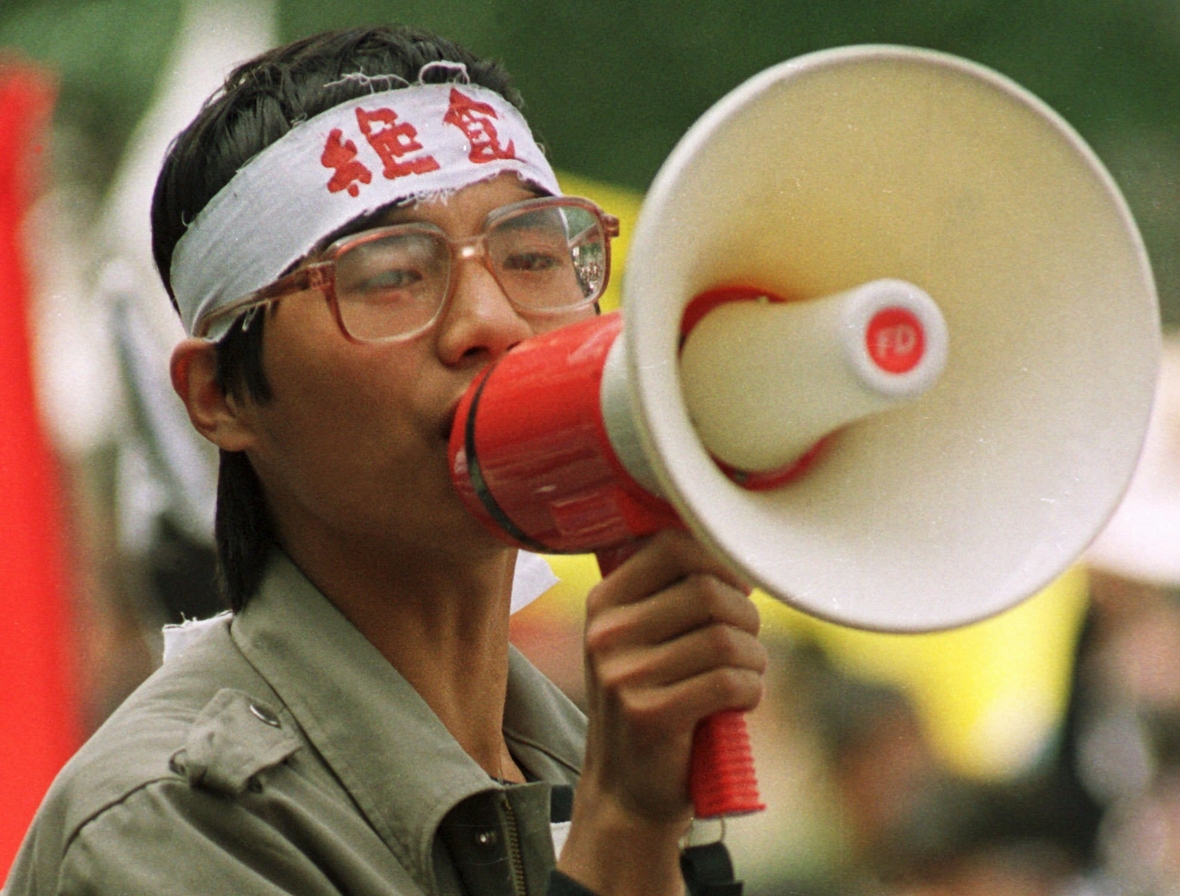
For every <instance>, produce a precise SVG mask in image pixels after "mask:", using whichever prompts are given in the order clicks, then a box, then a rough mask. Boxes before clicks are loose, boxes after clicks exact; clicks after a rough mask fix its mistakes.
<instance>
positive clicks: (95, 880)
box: [4, 555, 585, 896]
mask: <svg viewBox="0 0 1180 896" xmlns="http://www.w3.org/2000/svg"><path fill="white" fill-rule="evenodd" d="M504 733H505V737H506V738H507V740H508V744H509V746H510V748H511V749H512V752H513V754H514V756H515V757H516V758H517V760H518V762H519V764H520V765H521V766H522V767H523V768H525V769H526V770H527V772H528V773H529V774H530V775H531V776H533V777H534V778H536V779H537V783H533V784H527V785H522V786H516V787H509V788H503V787H500V786H498V785H496V784H495V783H494V782H493V781H491V780H490V779H489V778H488V776H487V775H486V774H485V773H484V772H483V771H482V770H481V769H480V768H479V767H478V766H477V765H476V764H475V763H474V762H473V761H472V760H471V759H470V757H468V756H467V754H466V753H464V752H463V750H462V749H461V748H460V747H459V745H458V744H457V743H456V742H455V740H454V739H453V738H452V737H451V735H450V734H449V733H448V732H447V730H446V729H445V728H444V727H443V725H442V723H441V722H440V721H439V720H438V718H437V717H436V716H435V715H434V713H433V712H432V711H431V710H430V709H429V707H428V706H427V705H426V703H425V702H423V700H422V699H421V698H420V697H419V696H418V694H417V693H416V692H415V691H414V690H413V688H411V687H410V686H409V684H407V682H406V681H405V680H404V679H403V678H402V677H401V676H400V675H399V674H398V673H397V672H396V671H395V670H394V669H393V667H391V666H390V665H389V664H388V663H387V662H386V661H385V660H384V659H383V658H382V657H381V655H380V654H379V653H378V652H377V650H376V649H375V648H374V647H373V646H372V645H371V644H370V643H369V642H368V641H367V640H366V639H365V638H364V637H363V636H362V635H361V634H360V633H359V632H358V631H357V630H356V629H355V628H353V626H352V625H351V624H350V623H348V622H347V620H345V619H344V617H343V616H341V615H340V613H339V612H338V611H337V610H336V609H335V608H334V607H333V606H332V604H331V603H330V602H329V601H328V600H327V599H326V598H324V596H323V595H321V594H320V593H319V592H318V591H317V590H316V589H315V588H314V587H313V586H312V585H311V584H310V583H309V582H308V581H307V579H306V578H304V577H303V575H302V574H300V572H299V571H298V570H297V569H296V568H295V567H294V565H293V564H291V563H290V561H289V560H287V559H286V558H284V557H282V556H281V555H276V557H275V559H274V561H273V562H272V564H271V567H270V569H269V571H268V573H267V576H266V579H265V581H264V584H263V586H262V588H261V589H260V591H259V593H258V594H257V595H255V597H254V598H253V599H252V601H251V602H250V603H249V604H248V605H247V607H246V609H245V610H243V612H242V613H241V614H239V615H238V616H236V617H234V618H233V619H232V621H231V620H230V619H229V618H228V617H227V618H226V619H225V620H223V621H222V622H220V623H218V624H216V625H214V626H211V627H210V629H209V630H208V631H207V632H205V633H204V634H203V635H202V636H201V637H199V638H198V639H197V640H196V641H195V642H194V643H192V644H191V645H190V646H188V647H187V648H186V649H185V651H184V652H183V654H181V655H180V656H178V657H175V658H173V659H170V660H168V661H167V662H166V663H165V664H164V665H163V667H162V668H161V669H160V670H159V671H158V672H157V673H156V674H155V675H153V676H152V677H151V678H150V679H149V680H148V681H147V682H146V683H145V684H144V685H143V686H142V687H140V688H139V689H138V690H137V691H136V692H135V694H133V695H132V696H131V697H130V698H129V699H128V700H127V701H126V702H125V703H124V705H123V706H122V707H120V708H119V709H118V710H117V711H116V712H115V713H114V714H113V715H112V716H111V718H110V719H109V720H108V721H107V723H106V724H105V725H103V727H102V728H101V729H100V730H99V731H98V732H97V733H96V734H95V735H94V737H92V738H91V739H90V741H89V742H88V743H87V744H86V745H85V746H84V747H83V748H82V750H81V751H80V752H79V753H78V755H77V756H75V757H74V759H73V760H71V762H70V763H69V764H68V765H67V766H66V768H65V769H64V770H63V772H62V773H61V775H60V776H59V777H58V780H57V781H56V782H55V783H54V785H53V787H52V788H51V789H50V791H49V794H48V796H47V797H46V799H45V802H44V804H43V805H42V807H41V809H40V811H39V812H38V815H37V818H36V820H35V822H34V824H33V827H32V828H31V830H30V831H29V834H28V836H27V837H26V840H25V843H24V845H23V846H22V848H21V851H20V854H19V855H18V857H17V860H16V862H15V864H14V866H13V869H12V871H11V874H10V877H9V880H8V883H7V884H6V887H5V890H4V894H5V896H26V894H29V896H33V894H36V896H41V894H59V893H60V894H89V893H94V894H97V893H104V894H145V896H147V894H151V896H168V894H178V896H179V894H197V893H201V894H206V893H235V894H247V893H249V894H254V893H258V894H265V893H275V894H277V893H291V894H295V893H298V894H308V896H312V894H340V893H348V894H373V896H377V894H382V896H392V894H397V896H418V894H430V896H435V894H439V896H444V894H445V896H460V894H461V896H501V894H506V896H520V894H525V893H528V894H541V893H544V892H545V888H546V881H547V879H548V875H549V869H550V868H551V867H552V866H553V863H554V854H553V853H554V851H553V843H552V839H551V831H550V824H549V822H550V794H551V789H552V786H553V785H569V784H573V783H574V782H575V781H576V778H577V773H578V768H579V764H580V762H581V757H582V748H583V742H584V735H585V720H584V718H583V717H582V715H581V713H580V712H579V711H578V710H577V708H576V707H574V705H573V704H572V703H570V701H569V700H567V699H566V698H565V697H564V696H563V695H562V694H561V693H560V692H559V691H558V690H557V688H556V687H555V686H554V685H552V684H551V683H550V682H549V681H548V680H546V679H545V678H544V677H543V676H542V675H541V674H540V673H539V672H538V671H537V670H536V669H534V668H533V667H532V666H531V665H530V664H529V663H528V662H527V660H525V659H524V657H522V656H521V655H520V654H519V653H517V652H515V651H513V653H512V656H511V659H510V669H509V684H508V700H507V704H506V710H505V720H504Z"/></svg>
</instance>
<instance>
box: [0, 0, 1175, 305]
mask: <svg viewBox="0 0 1180 896" xmlns="http://www.w3.org/2000/svg"><path fill="white" fill-rule="evenodd" d="M182 6H183V2H182V0H0V47H8V48H10V49H11V48H16V49H18V50H20V51H23V52H24V53H25V54H26V55H28V56H31V57H33V58H35V59H39V60H43V61H46V62H48V63H50V64H51V65H52V66H54V67H55V68H56V69H57V71H58V72H59V73H60V77H61V90H62V92H61V98H60V102H59V107H58V133H57V134H56V142H55V145H56V147H57V149H56V154H57V159H58V164H59V166H61V165H68V166H70V168H71V172H72V176H73V177H75V178H76V177H78V176H79V172H81V173H82V176H84V177H85V178H87V179H89V180H90V181H91V182H92V183H93V184H94V185H95V186H96V187H97V188H98V189H99V190H101V189H102V187H103V186H104V185H105V183H106V182H107V180H108V179H109V178H110V176H111V174H112V172H113V171H114V170H115V167H116V164H117V162H118V160H119V158H120V156H121V153H122V151H123V148H124V145H125V142H126V140H127V138H128V135H129V134H130V132H131V129H132V127H133V125H134V124H135V122H136V121H137V120H138V118H139V116H140V115H141V114H142V113H143V111H144V110H145V109H146V108H147V104H148V102H149V99H150V97H151V94H152V90H153V87H154V86H155V84H156V83H157V78H158V77H159V75H160V70H161V67H162V66H163V64H164V60H165V59H166V55H167V53H168V50H169V49H170V44H171V40H172V38H173V37H174V35H175V34H176V32H177V29H178V26H179V23H180V20H181V14H182ZM277 17H278V28H279V36H280V38H282V39H286V38H291V37H296V36H300V35H303V34H305V33H309V32H311V31H314V30H319V29H322V28H328V27H335V26H342V25H348V24H358V23H367V22H373V21H381V20H384V21H403V22H408V23H412V24H417V25H423V26H426V27H430V28H434V29H436V30H438V31H441V32H442V33H444V34H446V35H447V36H450V37H452V38H454V39H457V40H459V41H460V42H462V43H465V44H467V45H469V46H470V47H471V48H472V49H473V50H475V51H476V52H478V53H481V54H485V55H492V56H495V57H497V58H499V59H501V60H502V61H504V62H505V63H506V64H507V66H508V68H509V70H510V71H511V72H512V73H513V74H514V76H515V78H516V82H517V85H518V86H519V88H520V89H521V92H522V93H523V94H524V97H525V101H526V104H527V114H528V117H529V120H530V122H531V123H532V125H533V127H534V129H535V130H536V131H537V132H538V134H539V136H540V137H541V139H542V140H544V141H545V142H546V143H547V144H548V146H549V150H550V153H551V157H552V158H553V160H554V162H555V165H556V167H558V168H559V169H562V170H565V171H568V172H572V173H575V174H580V175H584V176H588V177H592V178H595V179H598V180H602V181H606V182H608V183H612V184H616V185H619V186H623V187H628V188H631V189H635V190H640V191H641V190H643V189H644V188H645V187H646V186H647V184H648V183H649V182H650V180H651V178H652V177H653V175H654V174H655V172H656V170H657V168H658V167H659V165H660V163H661V162H662V160H663V159H664V158H665V157H666V156H667V154H668V153H669V151H670V150H671V149H672V147H673V145H674V144H675V142H676V140H677V139H678V138H679V137H680V135H681V134H683V133H684V131H685V130H686V129H687V128H688V127H689V125H691V124H692V122H693V121H694V120H695V119H696V118H697V117H698V116H699V115H700V114H701V113H702V112H703V111H704V110H705V109H706V108H707V107H708V106H709V105H710V104H711V103H713V102H714V101H715V100H717V99H718V98H719V97H721V96H722V95H723V94H724V93H726V92H727V91H729V90H730V89H732V88H733V87H734V86H736V85H737V84H738V83H740V82H741V81H743V80H744V79H745V78H747V77H749V76H750V75H752V74H754V73H755V72H757V71H759V70H761V69H763V68H765V67H767V66H769V65H773V64H774V63H777V62H780V61H782V60H784V59H788V58H790V57H792V56H796V55H799V54H801V53H805V52H808V51H811V50H816V49H820V48H824V47H831V46H837V45H843V44H851V43H866V42H878V43H902V44H909V45H915V46H925V47H930V48H934V49H939V50H944V51H948V52H952V53H956V54H958V55H961V56H965V57H967V58H969V59H973V60H975V61H978V62H982V63H984V64H986V65H989V66H992V67H993V68H995V69H997V70H999V71H1000V72H1002V73H1004V74H1006V75H1008V76H1009V77H1011V78H1013V79H1015V80H1016V81H1017V82H1019V83H1020V84H1022V85H1024V86H1025V87H1027V88H1028V89H1030V90H1031V91H1033V92H1034V93H1036V94H1037V95H1039V96H1040V97H1041V98H1042V99H1044V100H1045V101H1046V102H1048V103H1049V105H1051V106H1053V107H1054V108H1055V109H1056V110H1057V111H1058V112H1060V113H1061V114H1062V115H1063V116H1064V117H1065V118H1066V119H1067V120H1068V121H1069V122H1070V123H1071V124H1072V125H1073V126H1074V127H1075V128H1076V129H1077V130H1078V131H1079V132H1080V133H1081V134H1082V136H1083V137H1085V138H1086V139H1087V140H1088V141H1089V142H1090V143H1091V145H1092V146H1093V147H1094V148H1095V150H1096V151H1097V152H1098V154H1099V155H1100V156H1101V158H1102V159H1103V160H1104V161H1105V163H1106V164H1107V166H1108V167H1109V168H1110V170H1111V172H1112V173H1113V174H1114V176H1115V178H1116V180H1117V181H1118V182H1119V184H1120V185H1121V187H1122V188H1123V190H1124V192H1125V194H1126V196H1127V199H1128V201H1129V202H1130V204H1131V206H1132V209H1133V211H1134V212H1135V214H1136V217H1137V219H1138V221H1139V223H1140V226H1141V228H1142V230H1143V232H1144V235H1145V238H1146V240H1147V243H1148V248H1149V250H1150V253H1151V256H1152V260H1153V264H1154V266H1155V270H1156V276H1157V280H1158V283H1159V287H1160V293H1161V301H1162V305H1163V317H1164V321H1165V323H1166V324H1169V325H1173V326H1174V325H1177V324H1180V251H1178V249H1180V202H1177V199H1178V196H1177V183H1178V181H1180V2H1177V0H1039V2H1038V0H1031V2H1030V0H957V2H939V0H900V2H882V0H826V2H810V3H801V2H788V0H779V2H768V0H596V2H580V3H571V2H566V0H543V2H541V0H403V2H397V0H333V2H331V3H323V2H308V0H278V2H277Z"/></svg>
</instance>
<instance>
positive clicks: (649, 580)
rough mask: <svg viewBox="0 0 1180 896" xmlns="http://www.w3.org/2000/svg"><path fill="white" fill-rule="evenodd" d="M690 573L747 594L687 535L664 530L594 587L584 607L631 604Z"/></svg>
mask: <svg viewBox="0 0 1180 896" xmlns="http://www.w3.org/2000/svg"><path fill="white" fill-rule="evenodd" d="M693 574H704V575H711V576H713V577H715V578H717V579H720V580H721V581H723V582H726V583H728V584H729V585H731V586H732V587H734V588H737V589H738V590H740V591H749V586H748V585H747V584H746V583H745V582H743V581H742V580H741V578H740V577H739V576H738V575H737V574H736V573H734V572H733V571H732V570H730V569H729V568H728V567H727V566H725V564H723V563H721V561H719V560H718V559H717V558H716V557H714V556H713V554H712V553H710V552H709V551H708V550H707V549H706V548H705V547H704V546H703V545H702V544H701V543H700V542H698V541H697V540H696V539H695V538H693V537H692V536H691V535H689V534H688V533H687V532H677V531H672V530H666V531H663V532H660V533H658V534H656V535H654V536H653V537H652V538H651V539H649V540H648V541H647V542H646V543H645V544H644V545H643V547H641V548H640V549H639V550H638V551H636V552H635V554H633V555H632V556H631V557H630V558H628V559H627V560H626V561H625V562H624V563H623V564H622V565H621V566H619V568H618V569H616V570H615V571H614V572H612V573H611V574H610V575H608V576H606V577H605V578H604V579H603V580H602V581H601V582H600V583H599V584H598V585H597V586H595V587H594V588H593V589H592V590H591V592H590V595H589V598H588V607H589V608H590V609H591V610H592V611H593V610H598V609H601V608H605V607H608V606H620V605H622V604H628V603H634V602H635V601H638V600H642V599H644V598H645V597H647V596H648V595H651V594H654V593H655V592H657V591H660V590H662V589H664V588H666V587H668V586H669V585H672V584H674V583H676V582H678V581H679V580H681V579H683V578H685V577H687V576H690V575H693Z"/></svg>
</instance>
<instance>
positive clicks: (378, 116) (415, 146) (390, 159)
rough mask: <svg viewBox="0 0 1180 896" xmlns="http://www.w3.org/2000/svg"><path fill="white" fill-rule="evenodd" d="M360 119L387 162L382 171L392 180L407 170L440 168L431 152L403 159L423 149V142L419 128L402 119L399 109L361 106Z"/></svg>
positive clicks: (409, 171) (362, 130)
mask: <svg viewBox="0 0 1180 896" xmlns="http://www.w3.org/2000/svg"><path fill="white" fill-rule="evenodd" d="M356 120H357V123H359V124H360V126H361V133H362V134H364V135H365V139H366V140H368V141H369V145H370V146H372V147H373V149H374V150H376V152H377V155H379V156H380V157H381V161H382V162H384V163H385V170H384V171H383V172H382V173H383V174H384V175H385V176H386V177H387V178H389V179H390V180H392V179H393V178H395V177H405V176H406V175H407V174H425V173H426V172H427V171H434V170H435V169H437V168H438V162H437V161H436V160H435V158H434V156H431V155H421V156H417V157H416V158H410V159H405V160H403V158H402V157H403V156H406V155H408V154H409V153H414V152H418V151H419V150H420V149H422V144H421V143H419V142H418V131H417V129H416V128H415V127H414V126H413V125H412V124H410V123H408V122H405V121H398V119H397V113H396V112H394V111H393V110H392V109H377V110H375V111H373V112H366V111H365V110H364V109H361V108H359V107H358V108H357V110H356Z"/></svg>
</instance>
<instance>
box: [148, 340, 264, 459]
mask: <svg viewBox="0 0 1180 896" xmlns="http://www.w3.org/2000/svg"><path fill="white" fill-rule="evenodd" d="M216 351H217V350H216V348H215V347H214V345H213V343H212V342H210V341H208V340H207V339H185V340H184V341H183V342H181V343H180V344H179V345H178V346H176V348H175V349H173V351H172V363H171V365H170V367H169V370H170V372H171V374H172V388H173V389H175V390H176V394H177V395H179V396H180V400H181V401H183V402H184V406H185V408H186V409H187V410H188V416H189V420H191V421H192V424H193V426H194V427H195V428H196V430H197V432H199V433H200V434H201V435H203V436H204V437H205V438H207V439H208V440H209V441H210V442H212V443H213V444H214V445H216V446H217V447H218V448H222V449H224V450H226V451H244V450H245V449H247V448H249V447H250V446H251V445H252V444H253V443H254V430H253V427H252V425H251V424H252V419H253V418H252V415H251V414H250V413H249V408H248V407H243V403H242V402H240V401H238V400H237V399H236V398H234V396H233V395H231V394H228V393H226V392H225V391H224V390H223V389H222V388H221V386H220V385H218V383H217V355H216Z"/></svg>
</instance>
